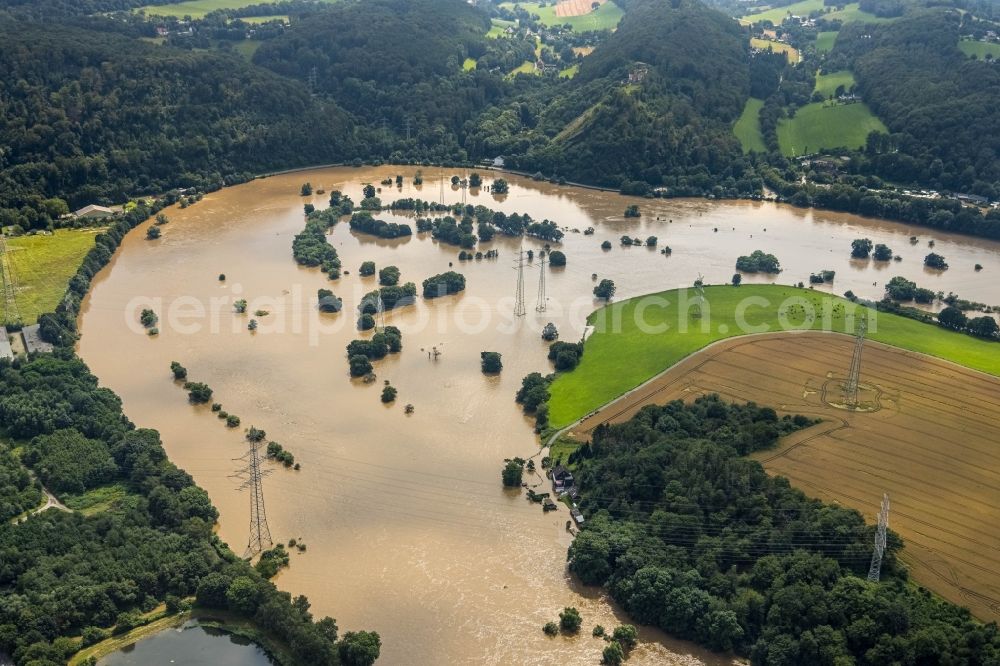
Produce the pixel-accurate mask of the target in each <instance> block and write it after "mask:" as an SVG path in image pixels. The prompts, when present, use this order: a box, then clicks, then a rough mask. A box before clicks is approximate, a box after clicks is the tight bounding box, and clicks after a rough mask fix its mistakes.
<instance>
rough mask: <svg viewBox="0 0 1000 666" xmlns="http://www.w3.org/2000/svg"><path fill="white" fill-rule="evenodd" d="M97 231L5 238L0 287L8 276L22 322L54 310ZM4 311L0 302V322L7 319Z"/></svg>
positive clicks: (86, 230) (64, 230)
mask: <svg viewBox="0 0 1000 666" xmlns="http://www.w3.org/2000/svg"><path fill="white" fill-rule="evenodd" d="M99 231H100V230H94V229H84V230H79V231H78V230H68V229H59V230H57V231H56V232H55V233H54V234H53V235H51V236H20V237H18V238H8V239H6V241H5V245H6V248H7V252H6V253H5V254H4V256H3V257H0V259H2V261H3V262H4V266H5V269H4V271H3V274H4V277H3V280H4V289H7V284H6V282H7V280H8V276H10V279H11V283H12V286H13V290H14V298H15V303H16V304H17V310H18V313H19V314H20V316H21V321H22V322H24V323H25V324H33V323H35V321H36V320H37V319H38V315H40V314H43V313H45V312H52V310H54V309H55V307H56V305H57V304H58V303H59V300H60V299H61V298H62V297H63V294H65V293H66V285H67V283H68V282H69V279H70V278H71V277H73V275H74V274H75V273H76V269H77V268H78V267H79V266H80V262H81V261H83V257H84V256H85V255H86V254H87V252H88V251H89V250H90V248H91V247H93V246H94V236H96V235H97V234H98V233H99ZM8 314H9V313H8V312H7V311H6V303H5V302H4V301H0V321H9V320H10V319H8ZM10 314H11V319H12V313H10Z"/></svg>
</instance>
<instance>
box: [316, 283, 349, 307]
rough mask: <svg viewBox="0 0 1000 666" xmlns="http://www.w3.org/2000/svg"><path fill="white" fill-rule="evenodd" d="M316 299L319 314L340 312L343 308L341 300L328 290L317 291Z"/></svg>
mask: <svg viewBox="0 0 1000 666" xmlns="http://www.w3.org/2000/svg"><path fill="white" fill-rule="evenodd" d="M316 297H317V299H318V300H319V310H320V312H340V309H341V308H342V307H343V306H344V301H343V299H340V298H337V297H336V295H334V293H333V292H332V291H330V290H329V289H320V290H318V291H317V292H316Z"/></svg>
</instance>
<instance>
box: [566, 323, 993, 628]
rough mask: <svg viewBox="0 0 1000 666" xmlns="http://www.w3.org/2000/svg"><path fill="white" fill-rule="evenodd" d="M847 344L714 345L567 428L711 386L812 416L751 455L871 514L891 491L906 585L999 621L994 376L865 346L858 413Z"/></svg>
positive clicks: (827, 340)
mask: <svg viewBox="0 0 1000 666" xmlns="http://www.w3.org/2000/svg"><path fill="white" fill-rule="evenodd" d="M852 345H853V339H852V338H851V337H848V336H844V335H836V334H829V333H814V332H804V333H778V334H766V335H761V336H747V337H740V338H732V339H728V340H723V341H720V342H718V343H716V344H714V345H711V346H710V347H707V348H705V349H703V350H701V351H699V352H698V353H696V354H693V355H692V356H689V357H688V358H686V359H684V360H683V361H681V362H680V363H678V364H677V365H675V366H673V367H672V368H670V369H668V370H667V371H665V372H663V373H662V374H660V375H658V376H657V377H654V378H653V379H651V380H650V381H648V382H646V383H645V384H643V385H642V386H639V387H637V388H636V389H634V390H633V391H631V392H629V393H628V394H626V395H624V396H622V397H620V398H618V399H617V400H615V401H613V402H611V403H609V404H608V405H606V406H605V407H604V408H602V409H601V410H599V411H597V412H595V413H593V414H591V415H589V416H587V417H586V418H584V419H582V420H581V421H579V422H577V423H575V424H573V425H571V426H569V427H568V428H566V429H565V430H564V431H563V432H564V433H565V434H567V435H568V436H571V437H573V438H575V439H578V440H586V439H588V438H589V437H590V436H591V434H592V433H593V430H594V428H596V427H597V426H598V425H600V424H602V423H619V422H622V421H625V420H628V419H629V418H631V417H632V416H634V415H635V414H636V412H638V411H639V410H640V409H641V408H642V406H643V405H647V404H663V403H665V402H668V401H671V400H678V399H681V400H689V399H694V398H695V397H697V396H700V395H705V394H709V393H718V394H720V395H721V396H723V397H724V398H727V399H729V400H733V401H740V402H746V401H754V402H757V403H759V404H762V405H769V406H771V407H774V408H775V409H776V410H778V411H779V412H780V413H783V414H804V415H807V416H811V417H814V418H820V419H822V422H821V423H819V424H818V425H816V426H814V427H812V428H809V429H807V430H805V431H802V432H799V433H796V434H794V435H792V436H790V437H787V438H785V440H783V441H782V442H781V445H780V446H779V447H778V448H776V449H772V450H769V451H764V452H760V453H758V454H757V455H755V456H754V457H755V458H756V459H758V460H759V461H760V462H761V463H762V464H764V466H765V467H766V468H767V469H768V471H770V472H772V473H774V474H780V475H782V476H785V477H787V478H788V479H789V480H790V481H791V482H792V483H793V485H796V486H797V487H799V488H801V489H802V490H804V491H805V492H806V493H808V494H809V495H811V496H814V497H818V498H820V499H823V500H824V501H829V502H836V503H839V504H843V505H846V506H850V507H852V508H855V509H857V510H859V511H861V512H862V513H863V514H864V515H865V517H866V519H867V520H868V521H869V522H871V521H873V520H874V517H875V514H876V513H877V511H878V507H879V502H880V500H881V496H882V493H883V492H888V493H889V495H890V498H891V500H892V511H891V512H890V515H889V526H890V528H891V529H893V530H894V531H896V532H897V533H898V534H899V535H900V536H901V537H903V540H904V542H905V544H906V548H905V550H904V551H903V554H902V556H901V559H902V560H903V561H904V562H905V563H906V564H907V565H908V566H909V567H910V570H911V575H912V577H913V578H914V580H916V581H917V582H918V583H919V584H921V585H924V586H925V587H927V588H929V589H931V590H933V591H935V592H937V593H939V594H940V595H942V596H943V597H945V598H947V599H949V600H951V601H954V602H956V603H960V604H963V605H966V606H968V607H969V608H970V609H971V610H972V612H973V613H974V614H975V615H976V616H977V617H980V618H982V619H984V620H987V621H990V620H998V619H1000V378H996V377H992V376H989V375H984V374H982V373H979V372H975V371H972V370H968V369H965V368H962V367H960V366H957V365H954V364H952V363H949V362H947V361H942V360H940V359H935V358H932V357H928V356H923V355H921V354H916V353H914V352H908V351H903V350H900V349H897V348H894V347H890V346H887V345H882V344H879V343H875V342H868V343H866V345H865V351H864V357H863V360H862V366H861V385H862V391H861V400H862V403H863V406H864V410H863V411H849V410H846V409H843V408H840V407H838V406H837V404H838V402H840V397H839V396H840V392H841V388H840V385H841V382H842V381H843V379H844V377H845V375H846V372H847V369H848V367H849V365H850V360H851V351H852ZM552 441H554V440H552ZM550 443H551V442H550Z"/></svg>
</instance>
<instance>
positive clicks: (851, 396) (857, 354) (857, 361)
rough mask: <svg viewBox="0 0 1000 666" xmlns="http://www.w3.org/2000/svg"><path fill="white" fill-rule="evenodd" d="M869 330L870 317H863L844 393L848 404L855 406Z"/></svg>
mask: <svg viewBox="0 0 1000 666" xmlns="http://www.w3.org/2000/svg"><path fill="white" fill-rule="evenodd" d="M867 332H868V319H867V318H866V317H862V318H861V321H860V322H858V330H857V333H855V335H854V355H853V356H851V371H850V372H849V373H848V375H847V383H846V384H845V385H844V394H845V396H846V398H847V404H848V405H850V406H851V407H855V406H857V404H858V384H859V382H860V379H861V352H862V351H863V350H864V347H865V334H866V333H867Z"/></svg>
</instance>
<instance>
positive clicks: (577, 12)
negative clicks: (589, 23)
mask: <svg viewBox="0 0 1000 666" xmlns="http://www.w3.org/2000/svg"><path fill="white" fill-rule="evenodd" d="M605 2H607V0H597V3H598V4H601V5H603V4H604V3H605ZM593 5H594V0H562V2H559V3H557V4H556V16H583V15H585V14H589V13H590V12H592V11H594V7H593Z"/></svg>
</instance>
